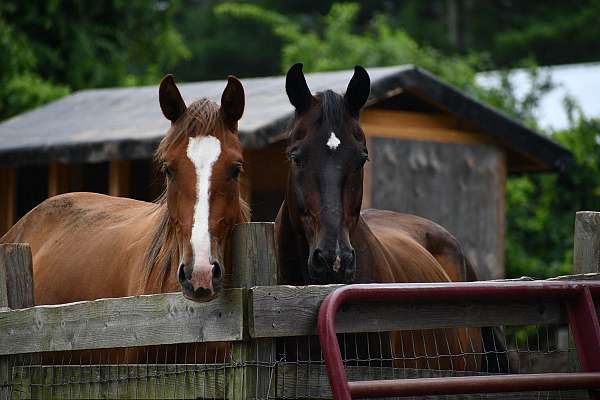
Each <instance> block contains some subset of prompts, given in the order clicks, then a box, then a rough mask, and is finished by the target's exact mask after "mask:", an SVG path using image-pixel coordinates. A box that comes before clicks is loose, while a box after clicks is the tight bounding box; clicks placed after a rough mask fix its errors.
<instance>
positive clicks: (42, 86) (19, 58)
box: [0, 16, 68, 120]
mask: <svg viewBox="0 0 600 400" xmlns="http://www.w3.org/2000/svg"><path fill="white" fill-rule="evenodd" d="M0 60H2V62H1V63H0V120H2V119H4V118H7V117H10V116H12V115H15V114H18V113H19V112H22V111H25V110H27V109H29V108H32V107H37V106H39V105H42V104H44V103H47V102H49V101H51V100H54V99H56V98H59V97H61V96H64V95H65V94H67V93H68V89H67V88H66V87H65V86H63V85H57V84H54V83H52V82H49V81H46V80H44V79H42V78H41V77H40V76H39V75H38V74H37V73H36V72H35V66H36V59H35V56H34V54H33V52H32V51H31V49H29V48H28V46H27V40H26V38H25V37H24V36H23V35H19V34H18V33H16V32H15V31H14V29H12V28H11V27H10V26H9V25H8V24H6V22H5V21H4V19H3V18H2V17H1V16H0Z"/></svg>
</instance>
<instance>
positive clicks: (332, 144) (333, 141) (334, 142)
mask: <svg viewBox="0 0 600 400" xmlns="http://www.w3.org/2000/svg"><path fill="white" fill-rule="evenodd" d="M340 143H341V142H340V139H338V137H337V136H335V132H331V135H329V140H327V147H329V148H330V149H331V150H335V149H337V148H338V146H339V145H340Z"/></svg>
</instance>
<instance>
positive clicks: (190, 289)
mask: <svg viewBox="0 0 600 400" xmlns="http://www.w3.org/2000/svg"><path fill="white" fill-rule="evenodd" d="M177 279H178V281H179V284H180V285H181V291H182V293H183V295H184V296H185V297H186V298H187V299H189V300H192V301H196V302H200V303H202V302H207V301H210V300H213V299H214V298H216V297H217V296H218V295H219V294H220V293H221V292H222V291H223V270H222V267H221V264H220V263H219V262H218V261H215V260H211V263H210V264H208V265H195V266H193V267H191V266H188V265H185V264H183V263H182V264H180V265H179V269H178V270H177Z"/></svg>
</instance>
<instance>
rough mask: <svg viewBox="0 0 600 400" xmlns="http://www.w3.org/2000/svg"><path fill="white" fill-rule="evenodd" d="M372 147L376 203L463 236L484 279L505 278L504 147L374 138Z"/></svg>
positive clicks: (375, 206) (386, 208) (470, 256)
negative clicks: (435, 223)
mask: <svg viewBox="0 0 600 400" xmlns="http://www.w3.org/2000/svg"><path fill="white" fill-rule="evenodd" d="M370 150H371V153H370V154H371V159H372V160H371V174H370V177H371V183H370V184H371V187H372V188H373V190H372V191H371V204H370V206H371V207H373V208H380V209H384V210H391V211H397V212H402V213H408V214H414V215H419V216H421V217H424V218H427V219H430V220H432V221H434V222H437V223H438V224H440V225H442V226H443V227H444V228H446V229H447V230H448V231H449V232H450V233H452V234H453V235H454V236H455V237H456V238H457V239H458V240H459V242H460V243H461V245H462V246H463V250H464V252H465V254H466V255H467V256H468V257H469V258H470V259H471V261H472V263H473V265H474V268H475V271H476V273H477V276H478V278H479V279H480V280H488V279H495V278H503V277H504V276H505V274H504V257H503V254H504V241H503V240H504V234H503V231H504V218H505V215H504V200H503V199H504V183H505V176H506V158H505V154H504V153H503V151H502V150H501V149H499V148H497V147H494V146H491V145H483V144H460V145H459V144H452V143H439V142H423V141H417V140H400V139H390V138H380V137H373V138H372V139H371V149H370ZM390 182H394V184H393V185H392V184H389V183H390Z"/></svg>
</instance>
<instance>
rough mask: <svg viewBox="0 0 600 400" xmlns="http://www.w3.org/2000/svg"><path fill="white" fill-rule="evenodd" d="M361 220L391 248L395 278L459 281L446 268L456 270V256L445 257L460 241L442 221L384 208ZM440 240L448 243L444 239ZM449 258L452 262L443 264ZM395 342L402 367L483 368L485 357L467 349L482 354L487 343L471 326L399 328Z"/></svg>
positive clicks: (389, 260) (388, 252) (389, 258)
mask: <svg viewBox="0 0 600 400" xmlns="http://www.w3.org/2000/svg"><path fill="white" fill-rule="evenodd" d="M361 220H362V221H363V223H364V224H365V225H366V226H367V227H368V229H369V230H370V232H372V234H373V236H374V237H375V238H376V240H377V244H378V245H380V246H381V248H382V249H385V251H384V252H383V253H385V254H386V257H387V264H388V265H389V266H388V268H389V269H390V270H391V271H392V274H393V275H394V282H397V283H404V282H449V281H451V280H454V279H451V276H449V275H450V274H447V273H446V269H448V270H450V271H451V272H454V273H456V272H455V271H456V268H458V266H457V265H455V264H454V263H453V261H452V260H451V259H450V258H444V257H446V254H444V251H442V250H444V246H445V245H448V246H450V248H451V249H452V246H453V245H454V243H456V245H457V246H459V245H458V242H457V241H456V239H454V238H453V237H452V236H451V235H450V234H449V233H448V232H447V231H446V230H445V229H444V228H442V227H441V226H439V225H437V224H435V223H433V222H431V221H428V220H426V219H424V218H420V217H416V216H413V215H408V214H399V213H396V212H392V211H383V210H366V211H363V212H362V213H361ZM363 229H364V228H363ZM448 235H449V236H448ZM440 241H442V242H445V243H438V242H440ZM372 247H373V246H372ZM430 249H431V250H430ZM458 250H459V251H460V249H458ZM452 251H454V250H452ZM434 255H435V256H437V257H434ZM459 255H461V256H462V253H459ZM440 260H441V261H442V262H439V261H440ZM443 262H446V264H445V265H442V263H443ZM379 268H381V267H379ZM391 345H392V352H393V357H394V358H398V359H397V360H396V362H395V363H396V365H398V366H400V365H401V366H403V367H404V368H427V369H430V368H439V369H452V370H454V369H458V370H462V369H466V370H478V368H479V367H478V365H479V364H480V357H479V356H477V355H476V354H470V355H469V354H465V353H468V352H469V350H473V352H475V353H477V352H479V351H480V350H481V348H482V343H481V335H480V332H479V330H478V329H471V330H467V329H465V328H452V329H430V330H423V331H402V332H394V333H393V334H392V336H391Z"/></svg>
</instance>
